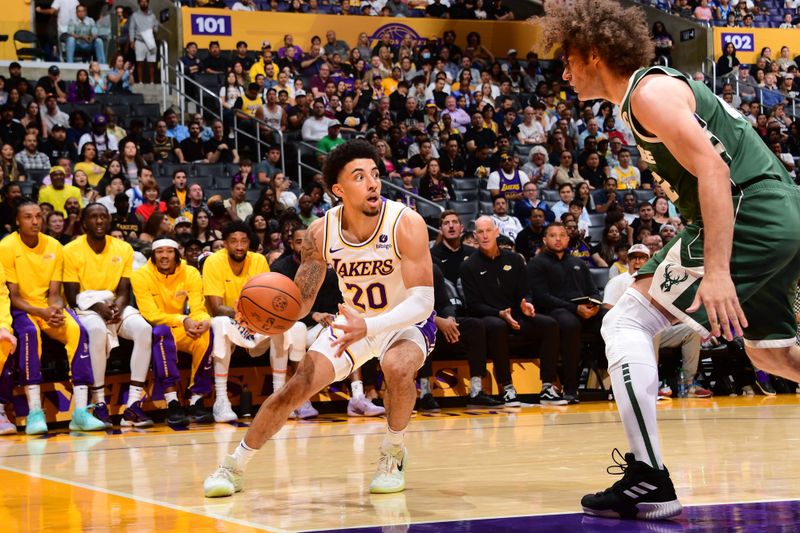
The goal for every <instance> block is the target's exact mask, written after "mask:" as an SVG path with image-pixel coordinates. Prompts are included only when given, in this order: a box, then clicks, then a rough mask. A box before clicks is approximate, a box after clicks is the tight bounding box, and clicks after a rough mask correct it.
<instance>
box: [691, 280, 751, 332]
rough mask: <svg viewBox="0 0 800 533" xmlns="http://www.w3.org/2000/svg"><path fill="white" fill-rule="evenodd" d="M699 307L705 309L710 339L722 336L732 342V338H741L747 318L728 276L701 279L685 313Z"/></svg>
mask: <svg viewBox="0 0 800 533" xmlns="http://www.w3.org/2000/svg"><path fill="white" fill-rule="evenodd" d="M701 305H703V306H704V307H705V308H706V313H707V314H708V323H709V324H710V325H711V336H712V337H719V336H720V335H722V336H723V337H724V338H725V340H727V341H732V340H733V338H734V337H741V336H742V334H743V331H744V328H746V327H747V318H746V317H745V316H744V311H742V306H741V305H739V297H738V296H737V295H736V286H734V284H733V280H732V279H731V277H730V275H727V276H725V275H710V274H707V275H705V276H704V277H703V279H702V280H701V281H700V287H698V289H697V294H696V295H695V297H694V301H693V302H692V305H691V307H689V308H688V309H686V312H687V313H694V312H695V311H697V310H698V309H700V306H701Z"/></svg>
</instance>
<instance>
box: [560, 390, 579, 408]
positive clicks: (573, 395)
mask: <svg viewBox="0 0 800 533" xmlns="http://www.w3.org/2000/svg"><path fill="white" fill-rule="evenodd" d="M564 399H565V400H567V405H578V404H579V403H581V401H580V399H578V393H577V392H567V393H564Z"/></svg>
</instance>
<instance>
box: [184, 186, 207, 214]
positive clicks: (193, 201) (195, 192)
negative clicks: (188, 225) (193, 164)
mask: <svg viewBox="0 0 800 533" xmlns="http://www.w3.org/2000/svg"><path fill="white" fill-rule="evenodd" d="M185 208H186V210H187V211H189V212H190V213H191V214H192V222H194V217H196V216H197V214H198V213H199V212H200V211H204V210H206V209H207V208H208V206H206V202H205V198H204V195H203V187H202V186H201V185H200V184H199V183H192V184H191V185H189V188H188V192H187V193H186V205H185Z"/></svg>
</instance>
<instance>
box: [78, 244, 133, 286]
mask: <svg viewBox="0 0 800 533" xmlns="http://www.w3.org/2000/svg"><path fill="white" fill-rule="evenodd" d="M132 271H133V248H131V245H130V244H128V243H127V242H125V241H121V240H119V239H115V238H113V237H108V236H106V245H105V248H103V251H102V252H101V253H99V254H98V253H95V251H94V250H92V248H91V247H90V246H89V243H88V242H87V241H86V235H81V236H80V237H78V238H77V239H75V240H74V241H72V242H71V243H69V244H67V245H66V246H64V282H65V283H78V284H80V289H79V291H80V292H83V291H112V292H116V290H117V285H119V280H120V279H122V278H130V277H131V272H132Z"/></svg>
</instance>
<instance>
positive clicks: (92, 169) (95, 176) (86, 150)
mask: <svg viewBox="0 0 800 533" xmlns="http://www.w3.org/2000/svg"><path fill="white" fill-rule="evenodd" d="M78 170H82V171H83V172H85V173H86V176H87V177H88V178H89V185H91V186H92V187H94V186H96V185H97V184H98V183H99V182H100V179H101V178H102V177H103V175H104V174H105V173H106V169H105V167H104V166H102V165H100V162H99V161H98V159H97V146H96V145H95V144H94V143H93V142H86V143H83V146H82V147H81V149H80V155H79V156H78V162H77V163H76V164H75V168H74V169H73V171H74V172H77V171H78Z"/></svg>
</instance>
